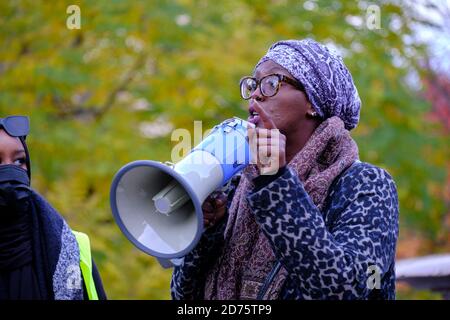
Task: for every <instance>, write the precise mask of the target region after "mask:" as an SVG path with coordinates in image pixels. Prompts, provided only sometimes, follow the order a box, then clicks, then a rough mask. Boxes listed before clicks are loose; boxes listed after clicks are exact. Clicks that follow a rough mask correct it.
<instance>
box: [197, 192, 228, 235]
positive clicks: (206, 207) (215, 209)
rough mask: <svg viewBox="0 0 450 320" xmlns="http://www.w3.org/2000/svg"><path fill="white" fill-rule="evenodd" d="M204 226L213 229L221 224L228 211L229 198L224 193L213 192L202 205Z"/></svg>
mask: <svg viewBox="0 0 450 320" xmlns="http://www.w3.org/2000/svg"><path fill="white" fill-rule="evenodd" d="M202 209H203V225H204V227H205V228H206V227H212V226H214V225H215V224H216V223H217V222H219V221H220V220H221V219H222V218H223V216H224V215H225V212H226V210H227V196H226V195H225V194H224V193H223V192H213V193H212V194H210V195H209V196H208V197H207V198H206V200H205V202H203V205H202Z"/></svg>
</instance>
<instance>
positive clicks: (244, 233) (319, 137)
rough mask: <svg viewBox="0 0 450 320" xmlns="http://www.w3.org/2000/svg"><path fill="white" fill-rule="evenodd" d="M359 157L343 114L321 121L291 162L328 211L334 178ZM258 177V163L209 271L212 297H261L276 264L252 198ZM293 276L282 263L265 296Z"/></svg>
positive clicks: (236, 200) (247, 174)
mask: <svg viewBox="0 0 450 320" xmlns="http://www.w3.org/2000/svg"><path fill="white" fill-rule="evenodd" d="M357 158H358V147H357V145H356V143H355V141H353V139H352V138H351V137H350V134H349V132H348V131H347V130H346V129H345V128H344V123H343V122H342V120H341V119H339V118H338V117H331V118H329V119H327V120H325V121H324V122H323V123H322V124H320V125H319V127H318V128H317V129H316V130H315V131H314V133H313V134H312V136H311V137H310V139H309V140H308V142H307V143H306V145H305V146H304V147H303V149H302V150H301V151H300V152H299V153H297V155H296V156H295V157H294V158H293V159H292V160H291V162H290V163H289V165H288V166H289V167H290V168H291V170H293V172H295V173H296V174H297V176H298V177H299V179H300V181H302V182H303V185H304V187H305V190H306V192H307V193H308V194H309V196H310V197H311V199H312V201H313V202H314V203H315V204H316V205H317V206H318V208H319V209H322V206H323V203H324V201H325V198H326V196H327V194H328V189H329V187H330V185H331V184H332V182H333V181H334V179H335V178H336V177H337V176H338V175H339V174H340V173H341V172H343V170H345V169H346V168H347V167H349V166H350V165H351V164H352V163H353V162H354V161H355V160H356V159H357ZM255 176H256V169H255V167H254V166H248V167H247V168H246V169H245V170H244V174H243V175H242V178H241V181H240V183H239V186H238V189H237V190H236V194H235V195H234V197H233V201H232V203H231V206H230V210H229V217H228V222H227V227H226V230H225V247H224V252H223V255H222V256H221V257H220V258H219V259H218V261H217V262H216V264H215V266H214V267H213V268H212V270H210V272H209V273H208V275H207V280H206V288H205V298H206V299H220V300H226V299H256V297H257V294H258V291H259V289H260V287H261V286H262V283H264V280H265V279H266V277H267V275H268V274H269V272H270V270H271V269H272V267H273V266H274V264H275V262H276V260H275V254H274V253H273V249H272V247H271V245H270V243H269V240H268V239H267V237H266V236H265V235H264V233H263V232H262V231H261V229H260V227H259V225H258V224H257V222H256V220H255V217H254V215H253V213H252V212H251V209H250V207H249V204H248V201H247V196H248V194H249V192H250V191H251V190H252V188H253V184H252V179H253V178H254V177H255ZM287 276H288V271H287V270H286V269H285V268H284V267H281V269H280V271H279V272H278V273H277V275H276V276H275V277H274V279H273V281H272V283H271V285H270V286H269V288H268V290H267V294H266V295H265V297H264V298H265V299H276V298H278V297H279V295H280V293H281V289H282V287H283V284H284V281H285V280H286V278H287Z"/></svg>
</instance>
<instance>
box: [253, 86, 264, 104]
mask: <svg viewBox="0 0 450 320" xmlns="http://www.w3.org/2000/svg"><path fill="white" fill-rule="evenodd" d="M250 99H254V100H256V101H262V100H263V99H264V96H263V95H262V93H261V90H260V88H259V86H258V87H257V88H256V90H255V91H253V93H252V95H251V96H250Z"/></svg>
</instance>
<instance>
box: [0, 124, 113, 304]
mask: <svg viewBox="0 0 450 320" xmlns="http://www.w3.org/2000/svg"><path fill="white" fill-rule="evenodd" d="M28 133H29V119H28V117H24V116H9V117H5V118H0V300H98V299H100V300H104V299H106V294H105V292H104V289H103V285H102V282H101V279H100V275H99V273H98V271H97V268H96V266H95V263H94V261H93V260H92V258H91V251H90V244H89V238H88V237H87V235H85V234H83V233H80V232H75V231H72V230H71V229H70V227H69V226H68V224H67V223H66V221H65V220H64V219H63V218H62V216H61V215H60V214H59V213H58V212H57V211H56V210H55V209H54V208H53V207H52V206H51V205H50V204H49V203H48V202H47V201H46V200H45V199H44V198H43V197H42V196H40V195H39V194H38V193H37V192H35V191H34V190H33V189H32V188H31V186H30V180H31V166H30V156H29V152H28V148H27V144H26V142H25V140H26V136H27V135H28Z"/></svg>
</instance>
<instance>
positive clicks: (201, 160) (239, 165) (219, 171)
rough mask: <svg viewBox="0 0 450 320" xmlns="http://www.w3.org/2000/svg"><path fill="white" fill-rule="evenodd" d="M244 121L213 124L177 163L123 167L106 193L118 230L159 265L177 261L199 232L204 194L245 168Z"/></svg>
mask: <svg viewBox="0 0 450 320" xmlns="http://www.w3.org/2000/svg"><path fill="white" fill-rule="evenodd" d="M248 126H254V125H253V124H251V123H248V122H247V121H245V120H242V119H239V118H232V119H228V120H226V121H224V122H222V123H221V124H219V125H216V126H215V127H214V128H213V130H212V131H211V133H210V134H209V135H208V136H207V137H206V138H205V139H204V140H203V141H202V142H200V144H199V145H198V146H196V147H195V148H194V149H192V150H191V152H190V153H189V154H188V155H187V156H186V157H185V158H184V159H183V160H181V161H180V162H178V163H177V164H175V165H173V164H169V163H161V162H158V161H150V160H140V161H134V162H131V163H128V164H127V165H125V166H123V167H122V168H121V169H120V170H119V171H118V172H117V173H116V175H115V177H114V179H113V182H112V185H111V191H110V202H111V210H112V213H113V216H114V218H115V220H116V223H117V224H118V226H119V228H120V229H121V231H122V232H123V233H124V234H125V236H126V237H127V238H128V239H129V240H130V241H131V242H132V243H133V244H134V245H135V246H136V247H137V248H139V249H140V250H142V251H144V252H145V253H147V254H149V255H151V256H154V257H156V258H157V259H158V261H159V262H160V264H161V265H162V266H163V267H170V266H172V265H174V264H178V263H180V262H181V261H182V258H183V257H184V256H185V255H186V254H187V253H189V252H190V251H191V250H192V249H193V248H194V247H195V246H196V244H197V243H198V241H199V240H200V237H201V235H202V233H203V211H202V204H203V202H204V200H205V199H206V197H207V196H208V195H209V194H211V193H212V192H213V191H215V190H216V189H218V188H219V187H221V186H223V185H224V184H226V183H227V182H228V181H229V180H230V179H231V177H233V176H234V175H235V174H236V173H238V172H239V171H241V170H242V169H243V168H245V167H246V166H247V165H248V164H249V163H250V159H251V155H250V147H249V142H248V138H247V127H248Z"/></svg>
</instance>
